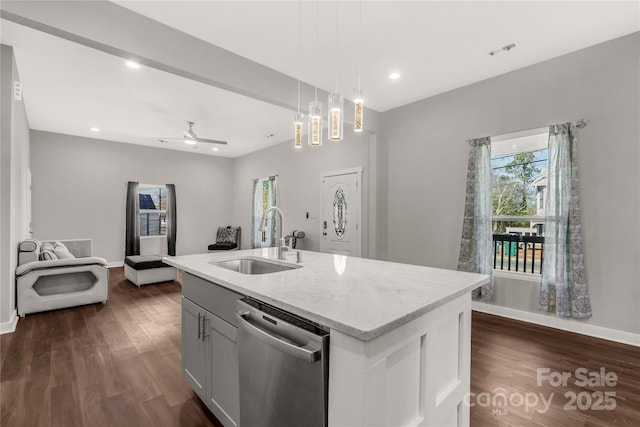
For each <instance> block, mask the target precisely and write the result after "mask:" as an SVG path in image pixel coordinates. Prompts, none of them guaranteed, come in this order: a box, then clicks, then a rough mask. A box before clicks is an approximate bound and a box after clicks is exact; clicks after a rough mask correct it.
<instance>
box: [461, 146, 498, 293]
mask: <svg viewBox="0 0 640 427" xmlns="http://www.w3.org/2000/svg"><path fill="white" fill-rule="evenodd" d="M468 143H469V145H470V146H471V148H470V149H469V163H468V170H467V194H466V200H465V206H464V221H463V224H462V240H461V242H460V256H459V258H458V270H460V271H467V272H471V273H481V274H488V275H489V276H491V281H490V282H489V283H488V284H486V285H483V286H481V287H480V288H478V289H475V290H474V291H473V293H472V296H473V298H475V299H480V298H481V299H483V300H484V301H490V300H491V296H492V294H493V262H492V260H493V238H492V228H491V226H492V224H491V211H492V203H493V202H492V197H491V139H490V138H478V139H472V140H469V141H468Z"/></svg>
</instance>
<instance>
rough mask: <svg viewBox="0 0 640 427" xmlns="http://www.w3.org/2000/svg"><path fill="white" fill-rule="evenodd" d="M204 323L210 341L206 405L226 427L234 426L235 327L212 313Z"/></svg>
mask: <svg viewBox="0 0 640 427" xmlns="http://www.w3.org/2000/svg"><path fill="white" fill-rule="evenodd" d="M205 323H206V330H207V335H208V337H207V339H208V340H210V342H211V344H210V347H209V350H210V352H211V359H210V363H211V365H210V375H209V384H208V389H209V395H208V398H209V401H208V403H209V404H208V405H207V406H209V408H210V409H211V411H212V412H213V413H214V415H215V416H216V418H218V420H220V421H221V422H222V424H224V425H225V426H226V427H229V426H237V425H238V423H239V419H240V379H239V375H238V354H237V350H236V335H237V332H236V327H235V326H232V325H230V324H229V323H227V322H225V321H224V320H222V319H220V318H219V317H217V316H214V315H212V314H207V321H206V322H205Z"/></svg>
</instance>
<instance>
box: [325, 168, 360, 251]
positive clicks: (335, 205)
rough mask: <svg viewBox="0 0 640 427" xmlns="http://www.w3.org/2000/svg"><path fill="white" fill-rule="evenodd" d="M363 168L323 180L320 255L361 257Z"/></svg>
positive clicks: (327, 176)
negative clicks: (323, 253) (322, 253)
mask: <svg viewBox="0 0 640 427" xmlns="http://www.w3.org/2000/svg"><path fill="white" fill-rule="evenodd" d="M361 222H362V167H358V168H352V169H345V170H342V171H336V172H327V173H325V174H324V176H323V177H322V217H321V218H320V227H321V229H320V252H325V253H331V254H339V255H349V256H356V257H360V256H361V250H362V233H361Z"/></svg>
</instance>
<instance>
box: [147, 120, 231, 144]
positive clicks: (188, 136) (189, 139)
mask: <svg viewBox="0 0 640 427" xmlns="http://www.w3.org/2000/svg"><path fill="white" fill-rule="evenodd" d="M187 124H188V125H189V129H187V130H185V131H184V133H183V136H182V138H160V139H158V141H160V142H162V143H165V144H166V143H168V142H169V140H172V139H178V140H182V141H184V143H185V144H188V145H193V148H198V143H200V142H203V143H206V144H221V145H227V141H220V140H217V139H206V138H200V137H198V136H196V133H195V132H194V131H193V125H195V124H196V123H195V122H190V121H188V122H187Z"/></svg>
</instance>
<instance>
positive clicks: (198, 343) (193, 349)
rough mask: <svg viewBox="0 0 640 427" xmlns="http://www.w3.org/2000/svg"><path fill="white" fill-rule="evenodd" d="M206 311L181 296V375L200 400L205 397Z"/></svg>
mask: <svg viewBox="0 0 640 427" xmlns="http://www.w3.org/2000/svg"><path fill="white" fill-rule="evenodd" d="M206 313H208V311H206V310H205V309H203V308H202V307H200V306H199V305H197V304H195V303H193V302H192V301H190V300H188V299H187V298H184V297H182V376H183V377H184V379H185V380H186V381H187V383H188V384H189V385H190V386H191V388H192V389H193V391H195V392H196V394H197V395H198V397H200V399H201V400H203V401H204V400H205V399H206V398H207V347H208V344H209V343H208V342H207V341H206V340H204V339H202V323H203V322H202V318H203V316H205V315H206Z"/></svg>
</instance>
